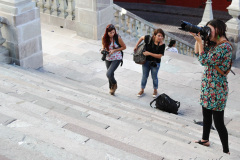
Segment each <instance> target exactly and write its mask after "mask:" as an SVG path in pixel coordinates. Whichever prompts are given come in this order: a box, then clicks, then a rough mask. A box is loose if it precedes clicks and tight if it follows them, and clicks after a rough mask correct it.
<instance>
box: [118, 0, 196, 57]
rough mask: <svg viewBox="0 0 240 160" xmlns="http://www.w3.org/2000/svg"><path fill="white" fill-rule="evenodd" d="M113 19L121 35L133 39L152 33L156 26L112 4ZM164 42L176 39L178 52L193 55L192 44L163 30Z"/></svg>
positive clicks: (167, 42)
mask: <svg viewBox="0 0 240 160" xmlns="http://www.w3.org/2000/svg"><path fill="white" fill-rule="evenodd" d="M113 8H114V20H113V23H114V24H115V27H116V29H117V31H118V32H119V33H120V35H121V36H123V37H127V38H126V39H130V40H134V38H135V40H136V39H138V38H140V37H141V36H143V35H152V33H153V31H154V30H155V29H156V27H154V26H153V24H151V23H149V22H147V21H146V20H144V19H142V18H140V17H138V16H136V15H135V14H133V13H131V12H129V11H127V10H125V9H124V8H122V7H120V6H118V5H116V4H114V6H113ZM164 33H165V44H169V42H170V40H171V39H175V40H176V48H177V49H178V51H179V53H180V54H184V55H190V56H194V49H193V48H194V46H193V45H192V44H190V43H188V42H185V41H183V40H181V39H180V38H178V37H176V36H174V35H172V34H170V33H169V32H166V31H164Z"/></svg>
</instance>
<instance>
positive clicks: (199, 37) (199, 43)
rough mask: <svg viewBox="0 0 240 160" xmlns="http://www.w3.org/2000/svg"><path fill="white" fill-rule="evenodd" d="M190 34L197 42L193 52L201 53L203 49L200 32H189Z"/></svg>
mask: <svg viewBox="0 0 240 160" xmlns="http://www.w3.org/2000/svg"><path fill="white" fill-rule="evenodd" d="M190 34H191V35H192V36H193V38H194V39H195V40H196V43H197V44H195V52H196V53H199V54H201V53H202V52H203V51H204V50H203V44H202V38H201V36H200V33H198V34H195V33H192V32H190ZM196 45H197V46H196Z"/></svg>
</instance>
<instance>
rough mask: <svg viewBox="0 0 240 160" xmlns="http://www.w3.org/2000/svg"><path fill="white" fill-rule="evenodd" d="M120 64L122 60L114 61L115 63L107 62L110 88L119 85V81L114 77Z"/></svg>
mask: <svg viewBox="0 0 240 160" xmlns="http://www.w3.org/2000/svg"><path fill="white" fill-rule="evenodd" d="M120 62H121V60H114V61H107V60H105V63H106V67H107V74H106V75H107V78H108V81H109V88H111V86H112V85H113V84H117V81H116V79H115V77H114V72H115V70H116V69H117V68H118V66H119V64H120Z"/></svg>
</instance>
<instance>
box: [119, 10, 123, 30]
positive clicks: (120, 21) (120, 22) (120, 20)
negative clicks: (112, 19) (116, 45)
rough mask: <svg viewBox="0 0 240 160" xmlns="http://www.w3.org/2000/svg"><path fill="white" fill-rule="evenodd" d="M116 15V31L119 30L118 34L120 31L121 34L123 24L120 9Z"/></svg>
mask: <svg viewBox="0 0 240 160" xmlns="http://www.w3.org/2000/svg"><path fill="white" fill-rule="evenodd" d="M118 17H119V21H118V25H119V31H118V32H119V34H120V33H121V34H123V33H122V25H123V24H122V14H121V12H120V11H119V12H118Z"/></svg>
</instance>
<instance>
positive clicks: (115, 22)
mask: <svg viewBox="0 0 240 160" xmlns="http://www.w3.org/2000/svg"><path fill="white" fill-rule="evenodd" d="M114 10H115V13H114V19H113V23H114V25H115V28H116V30H117V32H119V28H120V27H119V19H120V18H119V10H116V9H114Z"/></svg>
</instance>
